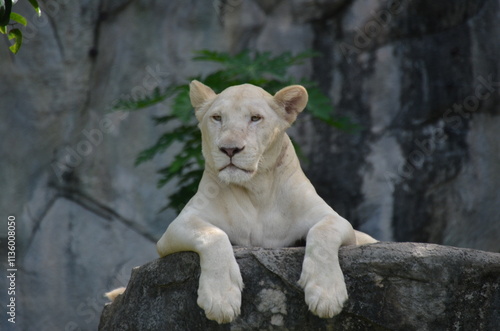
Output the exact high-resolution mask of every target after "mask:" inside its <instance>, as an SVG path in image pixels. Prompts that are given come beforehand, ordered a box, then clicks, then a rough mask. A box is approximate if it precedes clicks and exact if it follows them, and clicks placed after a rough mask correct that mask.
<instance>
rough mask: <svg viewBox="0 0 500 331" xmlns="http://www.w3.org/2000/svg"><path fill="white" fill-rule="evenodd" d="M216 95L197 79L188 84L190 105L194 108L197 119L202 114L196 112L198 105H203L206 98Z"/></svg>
mask: <svg viewBox="0 0 500 331" xmlns="http://www.w3.org/2000/svg"><path fill="white" fill-rule="evenodd" d="M216 95H217V94H215V92H214V91H213V90H212V89H211V88H210V87H208V86H206V85H205V84H203V83H200V82H199V81H197V80H193V81H192V82H191V83H190V84H189V98H190V99H191V105H192V106H193V108H194V110H195V114H196V117H197V118H198V120H200V119H201V117H202V114H200V113H199V112H198V111H199V109H200V107H201V106H203V105H204V104H205V103H206V102H207V101H208V100H210V99H213V98H215V96H216Z"/></svg>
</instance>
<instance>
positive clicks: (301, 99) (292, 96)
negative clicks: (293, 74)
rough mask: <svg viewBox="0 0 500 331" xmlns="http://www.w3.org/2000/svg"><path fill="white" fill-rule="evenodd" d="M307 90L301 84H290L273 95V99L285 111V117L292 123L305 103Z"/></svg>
mask: <svg viewBox="0 0 500 331" xmlns="http://www.w3.org/2000/svg"><path fill="white" fill-rule="evenodd" d="M307 100H308V96H307V91H306V89H305V88H304V87H303V86H300V85H292V86H288V87H285V88H283V89H281V90H279V91H278V92H276V94H275V95H274V101H276V103H277V104H278V105H279V106H280V107H282V108H283V110H284V111H285V113H284V116H285V119H286V120H287V121H288V122H289V123H290V124H292V123H293V122H294V121H295V119H296V118H297V115H298V114H299V113H300V112H301V111H303V110H304V108H305V107H306V105H307Z"/></svg>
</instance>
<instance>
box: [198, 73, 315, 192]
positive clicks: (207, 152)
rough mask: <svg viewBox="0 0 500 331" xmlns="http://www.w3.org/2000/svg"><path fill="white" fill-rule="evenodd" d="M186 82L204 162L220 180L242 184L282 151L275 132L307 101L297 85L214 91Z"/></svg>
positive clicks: (281, 134) (272, 161)
mask: <svg viewBox="0 0 500 331" xmlns="http://www.w3.org/2000/svg"><path fill="white" fill-rule="evenodd" d="M190 88H191V91H190V96H191V102H192V104H193V106H194V107H195V110H196V116H197V118H198V120H199V122H200V129H201V132H202V139H203V141H202V145H203V156H204V157H205V162H206V168H208V169H210V170H211V171H212V172H214V173H215V174H217V176H218V177H219V179H220V180H221V181H223V182H225V183H234V184H243V183H245V182H248V181H249V180H250V179H251V178H252V177H254V176H255V174H257V173H258V172H259V171H266V170H268V169H269V168H271V167H272V166H273V165H274V164H275V163H276V160H277V158H278V157H279V154H280V152H281V147H282V146H281V141H282V139H280V138H282V137H283V134H284V131H285V129H286V128H287V127H289V126H290V124H291V123H292V122H293V121H294V120H295V118H296V116H297V114H298V113H299V112H300V111H302V109H303V108H304V107H305V104H306V103H307V92H306V91H305V89H304V88H303V87H301V86H291V87H288V88H285V89H283V90H281V91H280V92H278V93H276V95H275V96H274V97H273V96H272V95H270V94H269V93H267V92H265V91H264V90H263V89H261V88H259V87H256V86H253V85H250V84H244V85H238V86H232V87H230V88H228V89H226V90H224V91H223V92H221V93H220V94H218V95H216V94H215V93H214V92H213V91H212V90H211V89H210V88H208V87H207V86H205V85H203V84H201V83H199V82H196V81H194V82H192V83H191V86H190ZM287 89H288V90H287ZM285 90H287V91H285ZM282 91H284V92H282ZM297 106H298V107H297ZM299 109H300V110H299Z"/></svg>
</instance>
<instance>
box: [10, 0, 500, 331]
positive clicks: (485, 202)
mask: <svg viewBox="0 0 500 331" xmlns="http://www.w3.org/2000/svg"><path fill="white" fill-rule="evenodd" d="M40 3H41V5H42V6H43V10H42V11H43V13H44V15H43V16H42V17H41V18H37V17H35V16H34V13H33V11H32V10H31V9H30V8H28V7H25V8H24V9H23V5H25V4H23V2H22V1H20V2H19V3H18V4H17V5H16V7H17V8H18V11H19V12H21V13H22V14H25V16H26V17H27V18H28V21H29V25H28V29H27V30H26V31H25V38H24V45H23V48H22V49H21V51H20V53H19V54H17V55H16V56H13V55H12V54H10V53H9V51H8V48H7V47H6V44H5V45H3V47H0V58H1V59H2V61H0V77H1V82H0V100H1V101H0V135H1V137H2V139H0V150H1V151H2V162H0V188H1V190H2V192H1V194H0V196H1V198H0V213H1V214H2V215H15V216H16V217H17V222H18V226H17V247H18V263H19V270H21V271H22V270H25V271H26V272H24V273H23V272H20V274H19V276H20V278H19V282H20V287H19V289H20V292H19V294H18V295H19V297H18V298H19V305H20V306H19V313H20V314H21V313H22V312H24V314H26V315H25V316H27V317H23V318H22V319H20V320H19V324H18V325H17V326H18V327H19V328H20V329H29V328H30V327H31V326H32V325H37V327H39V330H45V329H44V326H46V327H47V328H46V329H47V330H54V329H64V328H65V327H66V326H67V325H66V324H67V323H69V322H71V323H72V324H71V325H70V327H68V328H69V329H71V327H72V326H75V325H76V326H77V327H78V328H80V329H82V330H94V329H95V328H96V326H97V323H98V318H97V315H98V314H97V313H95V312H96V309H95V308H89V307H96V306H100V305H102V304H103V302H104V299H103V298H101V293H102V292H103V290H105V289H108V288H112V287H114V286H117V285H121V284H120V283H123V282H126V279H127V277H126V276H123V277H122V276H120V277H119V278H120V281H118V280H116V279H115V274H116V273H117V272H118V273H120V274H121V272H120V270H128V269H130V268H132V267H133V266H135V265H140V264H144V263H146V262H147V261H149V260H151V259H153V258H155V253H154V246H153V245H154V242H155V241H156V239H157V238H158V237H159V236H160V235H161V234H162V232H163V231H164V230H165V228H166V226H167V224H168V223H169V222H170V221H171V220H172V219H173V218H174V216H175V215H174V213H173V212H172V211H164V212H162V213H158V210H160V209H161V207H163V206H164V205H165V196H166V195H167V191H169V190H171V187H166V188H164V189H162V190H157V189H156V180H157V178H156V176H155V171H156V170H157V169H159V168H160V167H162V166H163V165H164V164H165V162H166V160H167V159H168V158H169V157H170V156H168V155H166V156H162V157H159V158H157V159H155V160H154V162H151V163H150V164H145V165H141V166H140V167H137V168H136V167H134V166H133V161H134V158H135V156H136V155H137V153H138V152H139V151H140V150H142V149H144V148H145V147H148V146H150V145H151V144H153V143H154V141H155V140H156V139H157V137H158V136H159V134H160V132H161V128H157V127H153V126H152V122H151V120H150V115H151V114H155V113H158V112H161V111H163V110H164V107H165V106H164V105H159V106H156V107H153V108H152V109H149V110H147V111H144V112H142V113H134V114H121V113H113V114H110V113H109V108H110V107H111V105H112V104H113V102H115V101H116V100H117V99H119V98H123V97H127V96H140V95H143V94H145V93H148V92H149V91H151V90H152V89H153V88H154V87H156V86H164V85H167V84H169V83H170V82H172V81H177V82H179V81H184V79H186V77H189V76H196V75H200V74H203V73H204V72H207V71H209V70H211V67H210V66H206V65H202V64H200V63H193V62H191V61H190V58H191V56H192V51H194V50H199V49H204V48H205V49H206V48H208V49H214V50H221V51H230V52H238V51H240V50H242V49H244V48H250V49H256V50H269V51H272V52H274V53H280V52H284V51H293V52H298V51H303V50H306V49H314V50H316V51H320V52H322V53H323V56H321V57H317V58H315V59H314V60H313V61H311V62H309V63H306V64H304V65H303V66H301V67H298V68H294V69H293V70H292V73H293V74H294V75H296V76H298V77H299V76H309V77H312V78H313V79H316V80H319V82H320V85H321V87H322V88H323V89H324V91H325V92H327V93H328V94H329V95H330V96H331V97H332V99H333V101H334V106H335V111H336V112H337V113H338V114H339V115H342V116H344V115H345V116H348V117H350V118H351V119H352V120H353V121H354V122H355V123H357V124H359V125H360V129H359V130H357V131H354V132H343V131H338V130H336V129H332V128H330V127H325V126H324V125H322V124H321V123H317V122H315V121H311V120H310V118H309V117H308V116H307V114H304V115H303V116H301V117H300V118H299V122H298V123H297V125H296V126H295V127H294V133H295V137H296V140H297V141H298V142H299V144H300V145H301V146H302V148H303V151H304V152H306V154H307V155H308V158H309V163H308V164H307V166H306V172H307V174H308V176H309V177H310V178H311V180H312V181H313V183H314V185H315V186H316V187H317V189H318V191H319V192H320V194H321V195H322V196H323V197H324V198H325V199H326V200H327V201H328V202H329V203H330V204H331V205H332V206H333V207H334V208H335V209H336V210H337V211H338V212H339V213H340V214H342V215H343V216H345V217H346V218H347V219H349V220H350V221H351V222H352V223H353V224H354V225H355V226H356V227H358V228H361V229H363V230H365V231H367V232H370V233H371V234H373V235H375V236H377V237H378V238H379V239H383V240H391V239H394V240H400V241H410V240H417V241H424V242H434V243H444V244H450V245H458V246H462V247H472V248H477V249H484V250H491V251H497V252H498V251H500V241H499V240H498V238H499V237H500V212H499V207H498V206H500V190H498V187H500V159H499V158H500V139H498V128H500V120H499V118H500V117H499V113H500V109H499V107H500V106H499V105H500V100H499V98H500V97H499V91H500V86H499V83H498V82H499V81H500V68H499V66H500V62H499V61H498V58H499V57H500V42H498V38H499V37H498V36H500V27H499V26H500V20H498V15H500V3H499V1H494V0H492V1H485V0H456V1H448V2H439V3H436V2H433V1H429V0H411V1H410V0H406V1H405V0H401V1H394V0H391V1H388V0H387V1H379V0H321V1H319V0H318V1H309V0H293V1H283V0H282V1H270V0H245V1H242V0H226V1H222V0H220V1H219V0H214V1H202V0H193V1H189V2H186V1H182V0H169V1H146V0H137V1H130V0H88V1H68V0H57V1H56V0H49V1H42V2H40ZM391 4H392V5H391ZM6 43H8V41H6ZM82 215H83V216H82ZM5 219H6V218H4V220H5ZM80 222H84V223H82V224H80ZM2 224H5V223H2ZM80 226H81V227H83V228H80ZM44 229H45V230H44ZM46 229H52V230H50V231H49V230H46ZM75 229H79V231H78V232H75ZM6 231H7V228H6V227H5V226H1V227H0V241H1V242H4V239H5V237H6ZM102 231H104V233H105V234H106V236H108V235H109V240H107V241H105V240H102V239H99V238H101V234H100V233H101V232H102ZM122 233H126V234H122ZM77 237H78V240H79V243H78V244H75V245H73V244H72V242H73V241H75V240H77V239H76V238H77ZM64 238H66V239H68V240H63V239H64ZM69 238H71V240H70V239H69ZM120 238H122V239H120ZM123 238H127V241H124V239H123ZM126 242H136V243H141V244H140V245H139V244H138V245H135V244H134V245H131V248H127V244H126ZM72 245H73V246H72ZM4 250H5V245H3V244H2V245H0V255H1V256H6V252H5V251H4ZM48 252H50V254H49V253H48ZM92 254H95V256H98V258H97V257H96V258H95V259H94V258H91V257H90V256H93V255H92ZM54 256H55V257H54ZM54 259H57V260H60V261H58V262H57V263H56V262H54V261H53V260H54ZM71 261H76V262H71ZM1 262H2V263H4V262H5V259H3V258H2V259H1ZM53 264H55V265H56V266H55V267H54V268H51V267H50V268H49V267H44V265H47V266H52V265H53ZM96 265H98V266H99V270H98V271H97V270H96ZM35 266H36V267H35ZM106 271H109V272H106ZM36 279H40V281H38V282H37V281H34V280H36ZM75 279H77V280H78V282H77V283H76V281H75ZM41 280H44V281H41ZM5 282H6V279H5V278H0V288H6V287H5ZM21 285H22V286H21ZM40 287H44V288H47V289H46V290H44V291H46V292H43V291H40ZM77 288H78V289H77ZM49 289H50V291H49ZM38 292H40V293H42V292H43V293H44V295H38V294H35V293H38ZM49 293H50V295H49ZM82 293H85V295H84V296H83V297H82ZM4 296H5V293H4V292H1V291H0V301H2V302H3V299H4ZM88 297H91V298H92V302H93V303H91V304H89V303H88ZM94 302H95V304H94ZM59 303H68V305H67V310H66V311H65V312H64V313H63V314H61V313H59V311H60V310H59V309H62V308H61V306H60V305H59ZM53 305H54V306H53ZM79 307H80V308H79ZM61 315H64V316H65V317H64V318H61ZM24 320H28V321H29V322H30V323H35V321H37V322H36V323H35V324H23V323H24V322H23V321H24ZM63 322H64V323H66V324H64V323H63ZM6 323H7V322H6V320H5V319H0V329H2V330H3V329H7V327H9V325H8V324H6Z"/></svg>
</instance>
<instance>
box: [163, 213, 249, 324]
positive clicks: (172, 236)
mask: <svg viewBox="0 0 500 331" xmlns="http://www.w3.org/2000/svg"><path fill="white" fill-rule="evenodd" d="M157 248H158V253H159V254H160V256H164V255H167V254H171V253H174V252H179V251H194V252H197V253H198V254H199V256H200V266H201V274H200V282H199V287H198V301H197V302H198V305H199V306H200V307H201V308H202V309H203V310H204V311H205V314H206V316H207V318H209V319H211V320H214V321H217V322H218V323H229V322H231V321H233V320H234V319H235V318H236V317H237V316H238V315H239V314H240V306H241V291H242V289H243V279H242V278H241V273H240V269H239V267H238V264H237V263H236V259H235V257H234V254H233V248H232V246H231V243H230V241H229V238H228V236H227V235H226V233H225V232H224V231H222V230H221V229H219V228H217V227H215V226H213V225H211V224H209V223H207V222H205V221H203V220H201V219H199V218H197V217H190V218H189V219H177V220H175V221H174V222H172V224H170V226H169V227H168V229H167V231H166V232H165V234H164V235H163V237H162V238H161V239H160V240H159V241H158V244H157Z"/></svg>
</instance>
